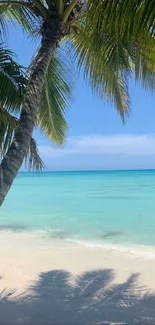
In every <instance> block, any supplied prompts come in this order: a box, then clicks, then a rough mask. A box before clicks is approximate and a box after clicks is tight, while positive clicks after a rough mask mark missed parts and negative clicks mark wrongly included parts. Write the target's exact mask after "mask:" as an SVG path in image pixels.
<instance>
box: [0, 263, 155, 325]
mask: <svg viewBox="0 0 155 325" xmlns="http://www.w3.org/2000/svg"><path fill="white" fill-rule="evenodd" d="M114 281H115V275H114V272H113V271H112V270H108V269H105V270H98V271H93V272H86V273H84V274H82V275H81V276H78V277H74V276H73V275H72V274H70V273H68V272H66V271H62V270H55V271H49V272H45V273H41V274H40V275H39V277H38V279H37V280H36V281H35V282H34V283H33V285H31V286H30V287H29V288H28V289H27V291H26V292H24V293H23V292H19V291H16V290H12V291H11V290H8V289H5V290H3V291H1V295H0V324H4V325H5V324H7V325H8V324H14V325H15V324H16V325H18V324H24V325H30V324H31V325H32V324H33V325H36V324H38V325H49V324H50V325H51V324H54V325H58V324H59V325H60V324H61V325H63V324H64V325H71V324H72V325H74V324H76V325H78V324H79V325H80V324H81V325H83V324H90V325H91V324H104V325H108V324H121V325H122V324H126V325H132V324H150V325H154V324H155V293H151V292H149V291H148V290H147V289H146V288H145V287H142V286H140V285H139V283H138V274H132V275H131V276H130V277H129V278H128V279H127V281H125V282H123V283H121V284H114Z"/></svg>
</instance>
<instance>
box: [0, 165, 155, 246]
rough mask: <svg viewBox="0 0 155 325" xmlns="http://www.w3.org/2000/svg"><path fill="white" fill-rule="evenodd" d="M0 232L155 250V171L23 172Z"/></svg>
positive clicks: (1, 216) (0, 219)
mask: <svg viewBox="0 0 155 325" xmlns="http://www.w3.org/2000/svg"><path fill="white" fill-rule="evenodd" d="M0 230H5V231H13V232H15V231H16V232H22V231H28V232H29V231H31V232H33V231H34V232H36V231H37V232H40V233H44V235H45V236H46V237H47V238H48V240H51V239H52V240H55V239H60V240H61V239H63V240H65V241H66V242H76V243H81V244H85V245H90V246H102V245H120V247H123V246H126V247H129V246H130V245H132V246H137V245H138V246H139V245H140V246H143V247H144V246H146V247H147V246H149V247H150V246H155V171H152V170H143V171H140V170H136V171H76V172H44V173H42V174H36V173H19V174H18V176H17V178H16V180H15V182H14V184H13V186H12V188H11V190H10V192H9V194H8V196H7V198H6V200H5V202H4V204H3V206H2V207H1V209H0Z"/></svg>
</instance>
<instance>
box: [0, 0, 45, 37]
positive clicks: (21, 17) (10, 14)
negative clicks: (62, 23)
mask: <svg viewBox="0 0 155 325" xmlns="http://www.w3.org/2000/svg"><path fill="white" fill-rule="evenodd" d="M16 2H17V3H18V0H17V1H16ZM19 2H20V1H19ZM23 2H24V1H23ZM25 3H27V4H29V5H30V2H29V1H26V2H25ZM7 22H11V23H12V24H14V25H15V22H17V23H18V24H19V25H20V26H21V27H22V28H23V29H24V30H27V31H28V32H29V33H31V34H33V33H34V32H35V31H36V29H38V28H40V23H41V17H40V15H39V13H38V11H37V9H35V8H34V7H32V6H31V5H30V8H29V7H23V6H20V5H16V4H14V3H13V1H0V27H1V28H0V29H1V35H3V33H4V34H5V32H6V29H7Z"/></svg>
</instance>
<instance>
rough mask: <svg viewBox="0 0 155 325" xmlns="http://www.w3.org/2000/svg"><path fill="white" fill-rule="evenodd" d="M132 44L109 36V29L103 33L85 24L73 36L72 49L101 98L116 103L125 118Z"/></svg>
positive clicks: (128, 106) (90, 83)
mask: <svg viewBox="0 0 155 325" xmlns="http://www.w3.org/2000/svg"><path fill="white" fill-rule="evenodd" d="M127 49H128V51H130V44H128V43H127V42H121V41H120V40H118V39H117V38H115V37H110V35H109V34H108V33H107V34H106V30H105V31H104V33H103V34H102V35H98V36H97V35H96V36H95V35H94V34H93V31H91V32H90V33H89V34H88V33H87V35H86V33H85V30H84V28H83V29H82V28H81V30H80V31H79V33H78V34H76V35H75V34H73V35H72V36H71V50H72V52H73V55H74V58H75V60H77V63H78V66H79V68H80V69H82V70H83V71H84V76H85V78H86V80H87V81H88V83H89V85H90V86H91V88H92V91H93V92H95V93H96V94H97V95H98V96H99V97H100V98H101V99H106V100H108V101H111V102H113V103H114V105H115V107H116V108H117V110H118V112H119V113H120V115H121V118H122V119H123V121H124V118H125V114H126V113H127V112H128V110H129V109H130V99H129V94H128V86H127V84H128V78H129V77H130V74H131V62H130V57H129V55H127Z"/></svg>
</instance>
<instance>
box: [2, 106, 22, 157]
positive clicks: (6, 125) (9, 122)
mask: <svg viewBox="0 0 155 325" xmlns="http://www.w3.org/2000/svg"><path fill="white" fill-rule="evenodd" d="M17 123H18V120H17V118H16V117H15V116H12V115H11V114H10V113H9V112H7V110H6V109H4V108H2V107H1V108H0V156H1V157H3V155H5V153H6V152H7V150H8V148H9V146H10V143H11V141H12V137H13V134H14V130H15V128H16V127H17Z"/></svg>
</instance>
